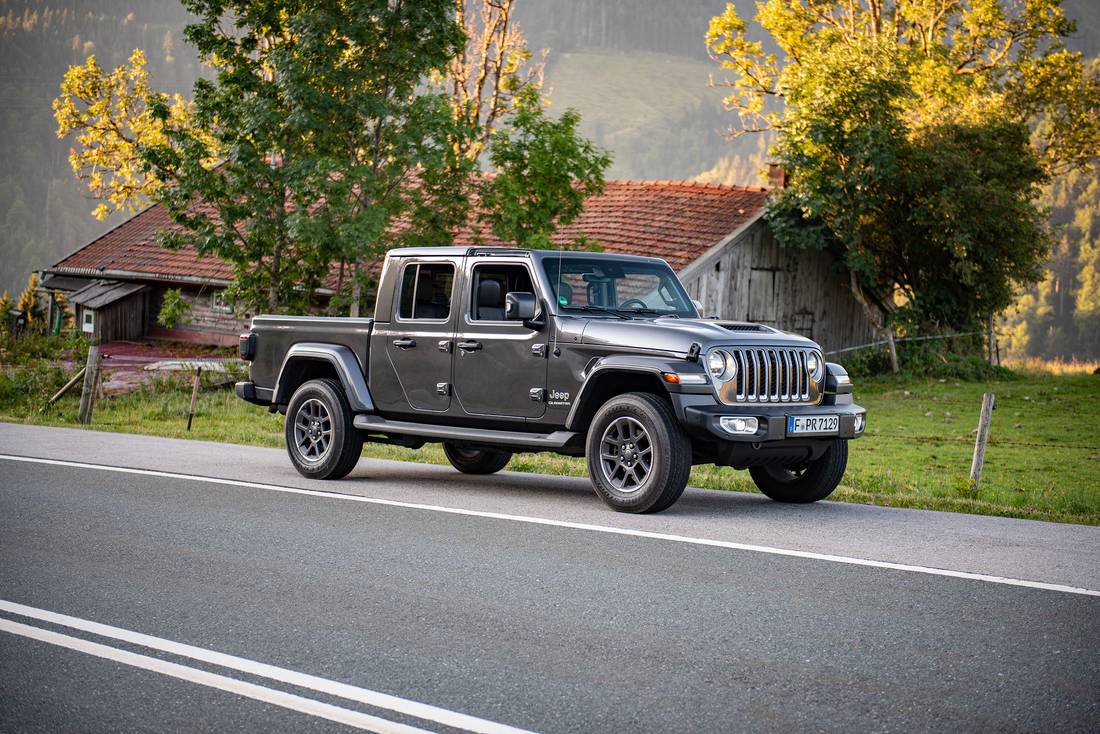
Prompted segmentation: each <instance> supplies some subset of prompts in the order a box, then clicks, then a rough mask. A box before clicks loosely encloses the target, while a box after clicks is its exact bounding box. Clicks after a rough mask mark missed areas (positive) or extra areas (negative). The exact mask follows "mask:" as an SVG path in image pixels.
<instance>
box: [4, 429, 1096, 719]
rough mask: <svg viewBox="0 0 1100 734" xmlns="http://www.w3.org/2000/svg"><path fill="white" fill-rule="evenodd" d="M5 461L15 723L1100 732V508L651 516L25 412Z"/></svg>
mask: <svg viewBox="0 0 1100 734" xmlns="http://www.w3.org/2000/svg"><path fill="white" fill-rule="evenodd" d="M0 454H4V455H7V458H0V729H2V730H4V731H118V730H126V731H135V730H149V731H158V732H163V731H180V730H186V731H314V730H316V731H330V730H338V729H344V728H346V727H347V726H348V725H352V726H358V727H360V728H368V729H374V730H379V731H386V730H393V731H411V729H409V728H404V729H403V728H402V727H415V728H417V729H426V730H430V731H494V730H497V731H506V730H507V729H506V727H519V728H522V729H527V730H533V731H546V732H593V731H608V732H626V731H661V732H665V731H669V732H673V731H683V732H704V731H776V730H780V731H802V730H822V731H838V730H845V731H847V730H856V731H894V730H905V731H914V730H915V731H921V730H938V731H942V730H974V729H982V730H988V729H995V730H1010V731H1026V730H1031V731H1036V730H1041V731H1051V730H1057V731H1096V730H1097V729H1098V728H1100V595H1097V593H1096V592H1097V591H1100V529H1097V528H1087V527H1077V526H1065V525H1054V524H1049V523H1038V522H1028V521H1015V520H1006V519H1003V518H982V517H970V516H962V515H951V514H947V513H933V512H919V511H908V510H892V509H886V508H875V507H862V506H854V505H844V504H840V503H819V504H818V505H814V506H812V507H803V508H788V507H783V506H780V505H777V504H774V503H771V502H768V501H767V500H764V499H761V498H758V497H756V496H754V495H743V494H735V493H723V492H711V491H702V490H690V491H689V492H688V494H686V495H685V497H684V499H683V500H682V501H681V502H680V503H679V504H677V505H676V506H675V507H674V508H673V510H672V511H670V512H667V513H663V514H661V515H658V516H655V517H633V516H623V515H618V514H615V513H612V512H610V511H608V510H606V509H605V508H604V507H603V506H602V505H601V504H600V503H599V502H598V500H597V499H596V498H595V497H594V495H592V494H591V493H590V490H588V489H587V487H586V483H585V482H584V481H583V480H574V479H562V478H556V479H555V478H546V477H534V476H529V475H521V474H514V473H507V472H505V473H502V474H500V475H497V476H494V477H489V478H470V477H464V476H461V475H458V474H457V473H454V472H453V471H451V470H449V469H447V468H442V467H429V466H419V465H402V464H395V463H390V462H376V461H366V460H364V461H362V462H361V463H360V465H359V467H358V468H357V469H356V471H355V472H353V474H352V475H351V477H350V478H349V479H348V480H345V481H341V482H337V483H317V482H309V481H307V480H304V479H302V478H301V477H299V476H298V475H297V474H295V473H294V472H293V470H292V469H291V468H290V466H289V461H288V460H287V459H286V458H285V456H284V455H283V454H282V452H280V451H275V450H266V449H256V448H245V447H239V446H224V445H218V444H208V443H201V442H184V441H173V440H167V439H155V438H148V437H133V436H120V435H117V434H103V433H95V432H86V431H67V430H61V429H44V428H29V427H23V426H18V427H17V426H9V425H0ZM12 457H39V458H43V459H47V460H50V461H53V462H55V463H42V462H32V461H27V460H25V459H24V458H12ZM93 465H94V466H93ZM118 467H124V468H130V469H133V470H136V471H119V470H118V469H117V468H118ZM211 479H213V480H216V481H210V480H211ZM317 490H324V491H323V492H318V491H317ZM331 492H337V493H340V494H331ZM654 533H657V534H662V536H663V537H657V536H655V535H654ZM749 548H752V549H749ZM790 553H794V554H795V555H789V554H790ZM879 562H881V563H882V564H885V565H874V564H876V563H879ZM868 564H870V565H868ZM952 574H960V575H961V577H959V576H956V575H952ZM999 577H1005V578H999ZM1046 587H1050V588H1046ZM1089 592H1091V593H1089ZM59 615H64V616H59ZM97 625H100V626H97ZM101 625H109V627H104V626H101ZM143 635H144V636H143ZM188 646H190V647H188ZM273 666H274V667H273ZM340 722H343V723H340Z"/></svg>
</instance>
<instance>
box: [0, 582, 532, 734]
mask: <svg viewBox="0 0 1100 734" xmlns="http://www.w3.org/2000/svg"><path fill="white" fill-rule="evenodd" d="M0 612H7V613H9V614H17V615H19V616H21V617H30V618H31V619H37V620H38V621H40V622H49V623H51V624H56V625H60V626H62V627H69V628H72V629H78V630H80V631H82V632H90V633H91V634H93V635H99V636H100V637H108V638H110V639H112V640H119V641H120V642H128V643H130V644H132V645H140V646H141V647H148V648H150V649H153V650H158V651H160V652H166V653H169V654H172V655H178V656H180V657H184V658H190V659H192V660H200V661H202V662H204V663H210V664H212V665H218V666H220V667H223V668H229V669H231V670H236V671H239V672H241V673H248V674H250V675H255V676H258V677H260V678H268V679H270V680H277V681H279V682H280V683H289V684H290V685H292V686H298V687H299V688H308V689H309V690H312V691H317V692H318V693H327V694H329V695H331V696H338V697H340V698H346V699H348V700H349V701H358V702H359V703H363V704H366V705H368V706H374V707H375V708H380V709H386V710H388V711H393V712H395V713H399V714H406V715H408V716H413V717H415V718H417V719H423V720H425V721H433V722H435V723H437V724H442V725H443V726H449V727H452V728H455V729H463V730H465V731H471V732H477V733H478V734H531V732H528V731H526V730H524V729H516V728H515V727H511V726H506V725H504V724H498V723H496V722H494V721H487V720H486V719H479V718H477V717H476V716H468V715H466V714H460V713H458V712H457V711H450V710H448V709H444V708H439V707H437V706H430V705H428V704H426V703H418V702H416V701H409V700H407V699H404V698H398V697H397V696H391V695H389V694H387V693H380V692H378V691H371V690H368V689H366V688H359V687H358V686H353V685H349V684H347V683H339V682H337V681H334V680H329V679H327V678H320V677H318V676H315V675H309V674H307V673H299V672H297V671H295V670H288V669H287V668H280V667H277V666H275V665H268V664H267V663H260V662H256V661H255V660H248V659H247V658H240V657H237V656H235V655H228V654H226V653H221V652H216V651H214V650H208V649H206V648H203V647H195V646H193V645H187V644H184V643H182V642H174V641H173V640H166V639H164V638H161V637H153V636H152V635H146V634H142V633H141V632H134V631H133V630H128V629H123V628H121V627H112V626H111V625H107V624H100V623H99V622H93V621H91V620H90V619H81V618H80V617H70V616H69V615H67V614H59V613H57V612H51V611H49V610H47V609H39V608H37V607H29V606H26V605H25V604H18V603H16V602H11V601H7V600H5V599H0ZM3 621H5V620H3V619H2V618H0V622H3ZM32 629H37V628H32ZM108 649H114V648H108ZM230 680H233V679H230ZM383 721H384V720H383ZM408 731H419V730H413V729H408Z"/></svg>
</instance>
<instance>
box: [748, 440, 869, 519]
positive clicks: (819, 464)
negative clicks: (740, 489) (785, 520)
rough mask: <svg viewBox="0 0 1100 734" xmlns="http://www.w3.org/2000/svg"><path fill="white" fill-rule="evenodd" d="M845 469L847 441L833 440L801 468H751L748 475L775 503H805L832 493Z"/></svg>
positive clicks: (842, 476) (846, 464)
mask: <svg viewBox="0 0 1100 734" xmlns="http://www.w3.org/2000/svg"><path fill="white" fill-rule="evenodd" d="M847 466H848V441H847V440H845V439H840V438H838V439H836V440H834V441H833V442H832V445H831V446H829V448H827V449H826V450H825V453H824V454H822V455H821V456H820V457H819V458H817V459H815V460H814V461H811V462H810V463H809V464H807V465H806V466H805V467H796V468H786V467H778V466H754V467H750V468H749V474H750V475H752V480H753V481H754V482H756V486H757V487H759V488H760V491H761V492H763V493H764V494H766V495H767V496H768V497H771V498H772V499H773V500H775V501H776V502H793V503H798V504H805V503H808V502H817V501H818V500H823V499H825V498H826V497H828V496H829V495H830V494H832V493H833V490H834V489H836V487H837V485H838V484H840V480H841V479H843V478H844V469H845V468H846V467H847Z"/></svg>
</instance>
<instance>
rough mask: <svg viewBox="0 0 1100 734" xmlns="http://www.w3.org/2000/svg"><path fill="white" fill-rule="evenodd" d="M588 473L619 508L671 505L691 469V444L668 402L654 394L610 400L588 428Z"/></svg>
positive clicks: (638, 509)
mask: <svg viewBox="0 0 1100 734" xmlns="http://www.w3.org/2000/svg"><path fill="white" fill-rule="evenodd" d="M585 453H586V456H587V458H588V475H589V477H590V478H591V479H592V487H593V488H594V489H595V490H596V494H598V495H599V496H600V499H602V500H603V501H604V502H606V503H607V504H608V505H610V506H611V508H612V509H614V510H618V511H619V512H660V511H661V510H664V509H667V508H669V507H671V506H672V504H673V503H674V502H676V500H678V499H679V498H680V495H681V494H683V492H684V487H685V486H687V481H688V475H689V474H690V473H691V442H690V440H689V439H688V437H687V434H685V433H684V430H683V429H682V428H681V427H680V424H679V423H677V422H676V416H675V415H673V413H672V407H671V406H670V405H669V404H668V402H666V401H664V400H662V399H661V398H659V397H657V396H656V395H652V394H650V393H627V394H625V395H620V396H619V397H616V398H612V399H611V400H610V401H608V402H607V403H606V404H604V406H603V407H602V408H600V410H599V411H598V412H597V413H596V416H595V417H594V418H593V419H592V424H591V426H590V427H589V430H588V444H587V447H586V451H585Z"/></svg>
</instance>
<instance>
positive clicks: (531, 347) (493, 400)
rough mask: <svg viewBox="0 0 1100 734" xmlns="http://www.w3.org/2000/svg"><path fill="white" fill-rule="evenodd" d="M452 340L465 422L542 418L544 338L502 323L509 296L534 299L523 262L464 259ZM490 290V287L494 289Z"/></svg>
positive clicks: (528, 271) (544, 334)
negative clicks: (467, 419) (460, 310)
mask: <svg viewBox="0 0 1100 734" xmlns="http://www.w3.org/2000/svg"><path fill="white" fill-rule="evenodd" d="M466 267H467V276H466V279H465V282H466V285H465V289H466V292H465V293H464V294H463V298H462V301H463V303H464V304H466V306H465V308H463V313H462V314H461V317H460V319H461V320H460V322H459V328H458V331H457V332H456V336H455V359H454V382H455V396H456V398H457V400H458V403H459V406H460V408H461V411H462V412H463V413H465V414H466V415H470V416H484V417H499V418H539V417H541V416H542V414H543V413H544V412H546V402H545V400H544V395H543V391H544V390H545V388H546V370H547V359H546V349H547V333H548V331H547V330H546V329H544V330H542V331H536V330H534V329H531V328H528V327H526V326H524V325H523V322H521V321H507V320H505V318H504V299H505V296H506V295H507V294H508V293H509V292H513V291H514V292H523V293H534V294H536V296H537V295H538V290H537V288H536V286H535V282H536V281H535V277H534V273H533V272H532V271H531V264H530V262H528V260H527V259H526V258H502V257H493V258H491V259H489V258H487V259H484V260H480V261H479V260H475V259H472V258H471V259H470V260H469V261H468V263H467V266H466ZM494 284H495V285H494Z"/></svg>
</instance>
